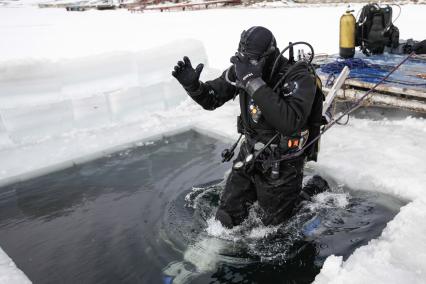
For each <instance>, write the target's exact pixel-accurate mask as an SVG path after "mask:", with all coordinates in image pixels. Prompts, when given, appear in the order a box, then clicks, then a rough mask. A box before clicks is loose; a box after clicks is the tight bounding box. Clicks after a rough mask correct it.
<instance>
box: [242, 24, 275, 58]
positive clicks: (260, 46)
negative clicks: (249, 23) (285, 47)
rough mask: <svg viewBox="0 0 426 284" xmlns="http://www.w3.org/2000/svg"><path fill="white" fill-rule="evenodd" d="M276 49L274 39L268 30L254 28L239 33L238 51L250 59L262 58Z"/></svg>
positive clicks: (258, 27) (259, 27)
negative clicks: (250, 57)
mask: <svg viewBox="0 0 426 284" xmlns="http://www.w3.org/2000/svg"><path fill="white" fill-rule="evenodd" d="M275 47H276V43H275V38H274V36H273V34H272V32H271V31H270V30H268V29H267V28H264V27H261V26H254V27H251V28H250V29H248V30H246V31H243V32H242V33H241V39H240V43H239V45H238V51H239V52H241V53H243V54H245V55H248V56H252V57H257V58H259V57H263V56H266V55H269V54H270V53H272V51H273V49H274V48H275Z"/></svg>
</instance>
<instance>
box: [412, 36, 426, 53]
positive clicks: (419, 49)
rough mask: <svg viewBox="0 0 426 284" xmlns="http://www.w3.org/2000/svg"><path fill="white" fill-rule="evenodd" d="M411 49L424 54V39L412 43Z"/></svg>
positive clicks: (425, 46)
mask: <svg viewBox="0 0 426 284" xmlns="http://www.w3.org/2000/svg"><path fill="white" fill-rule="evenodd" d="M413 51H414V52H415V53H416V54H426V39H425V40H423V41H421V42H418V43H416V44H415V45H414V47H413Z"/></svg>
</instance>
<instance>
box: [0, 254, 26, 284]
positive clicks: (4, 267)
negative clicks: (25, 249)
mask: <svg viewBox="0 0 426 284" xmlns="http://www.w3.org/2000/svg"><path fill="white" fill-rule="evenodd" d="M0 283H1V284H18V283H19V284H21V283H22V284H24V283H31V281H29V280H28V278H27V277H26V276H25V274H24V273H22V271H20V270H19V269H18V268H16V266H15V264H14V263H13V261H12V260H11V259H10V258H9V257H8V256H7V254H6V253H5V252H4V251H3V250H2V249H1V248H0Z"/></svg>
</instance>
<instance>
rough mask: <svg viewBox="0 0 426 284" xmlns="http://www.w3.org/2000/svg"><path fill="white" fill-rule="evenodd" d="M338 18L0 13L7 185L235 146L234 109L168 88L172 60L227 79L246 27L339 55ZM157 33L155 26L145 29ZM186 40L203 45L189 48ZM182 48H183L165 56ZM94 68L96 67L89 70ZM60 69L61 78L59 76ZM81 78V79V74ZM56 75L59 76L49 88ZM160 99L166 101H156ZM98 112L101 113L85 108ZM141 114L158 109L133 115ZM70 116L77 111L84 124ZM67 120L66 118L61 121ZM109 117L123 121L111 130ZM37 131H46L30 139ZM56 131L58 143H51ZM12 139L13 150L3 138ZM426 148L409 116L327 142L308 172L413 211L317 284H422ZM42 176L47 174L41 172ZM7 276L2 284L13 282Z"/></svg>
mask: <svg viewBox="0 0 426 284" xmlns="http://www.w3.org/2000/svg"><path fill="white" fill-rule="evenodd" d="M357 5H358V4H356V5H355V7H359V5H358V6H357ZM343 10H344V7H343V6H338V7H310V8H299V9H298V10H293V9H275V8H274V9H259V10H256V9H217V10H204V11H192V12H188V13H147V14H143V15H134V14H130V13H128V12H126V11H112V12H97V11H89V12H86V13H84V14H72V13H68V14H67V13H66V12H65V11H62V10H58V9H48V10H46V9H45V10H42V9H34V8H22V9H20V8H19V9H7V8H0V18H1V19H5V21H2V22H0V36H1V37H2V38H3V39H4V42H7V43H8V44H7V45H2V46H0V53H1V54H2V58H1V59H0V91H1V92H0V102H1V103H0V113H3V112H8V114H9V115H10V116H9V117H10V118H11V119H12V118H13V119H15V120H10V121H13V123H12V124H10V123H9V124H8V123H7V121H6V122H4V123H5V124H6V126H7V127H6V126H4V125H2V122H1V120H0V157H1V159H2V161H3V163H2V165H1V169H0V179H2V180H3V182H4V181H6V179H7V178H11V177H14V176H17V175H19V174H21V175H24V174H25V173H27V174H28V175H27V176H26V177H27V178H28V177H30V174H29V173H30V172H32V173H33V175H36V174H42V173H45V172H46V171H51V170H53V168H52V166H54V165H55V163H56V166H58V165H57V162H58V161H59V160H61V161H62V162H63V163H64V164H62V167H66V166H70V165H72V164H73V163H74V162H77V161H78V162H83V161H84V160H88V159H92V158H95V157H96V155H102V154H105V153H109V152H110V151H113V150H118V149H120V147H128V146H131V145H140V143H143V142H141V141H146V139H153V137H154V138H155V137H161V135H164V134H165V133H169V134H170V133H174V132H176V131H182V130H185V129H196V130H197V129H198V130H199V131H201V132H207V133H211V135H213V136H215V137H216V134H218V136H220V137H222V138H224V139H227V140H232V139H234V138H235V137H237V133H236V128H235V124H236V119H235V117H236V116H237V114H238V112H239V108H238V102H237V101H235V102H230V103H228V104H227V105H225V106H223V107H222V108H220V109H218V110H217V111H214V112H208V111H205V110H203V109H201V107H199V106H197V105H196V104H195V103H193V102H192V101H191V100H190V99H188V98H186V96H185V93H184V92H183V90H182V89H181V88H180V86H179V85H178V84H177V83H176V82H175V81H174V80H173V78H171V76H170V74H169V73H170V71H171V68H172V64H173V63H172V61H173V62H174V61H175V60H178V59H179V56H183V55H190V57H191V58H192V59H193V61H194V62H200V61H202V60H205V63H206V64H208V65H209V66H210V67H211V68H214V69H210V68H207V69H208V70H206V71H210V72H207V73H210V74H207V73H203V78H202V79H203V80H206V79H208V78H212V77H214V76H216V75H218V74H220V71H218V70H217V69H221V70H222V69H224V68H226V67H227V66H228V64H229V63H228V62H229V61H228V60H229V55H230V54H231V53H232V51H233V50H235V48H236V43H237V41H238V38H239V34H240V32H241V30H242V29H244V28H247V27H249V26H251V25H264V26H267V27H269V28H270V29H271V30H272V31H273V32H274V33H275V34H276V36H277V39H278V41H279V43H280V45H283V44H284V43H285V42H288V41H290V40H293V41H294V40H296V39H297V40H298V39H304V40H306V41H308V42H311V43H312V44H313V45H314V46H315V47H316V48H317V52H327V53H335V52H336V50H337V48H338V47H337V43H338V41H337V39H338V18H339V17H340V15H341V14H342V13H343ZM425 12H426V6H416V5H407V6H404V7H403V14H402V15H401V18H400V20H399V22H398V23H397V26H398V27H399V28H400V30H401V37H402V38H409V37H413V38H418V39H420V38H421V37H422V36H424V34H423V32H422V31H421V30H420V29H411V27H412V26H425V25H426V22H425V21H426V19H425V18H424V17H423V15H424V13H425ZM319 13H321V15H323V17H325V18H328V19H330V21H317V22H316V23H315V24H316V28H317V29H318V30H319V31H322V32H318V33H315V32H313V31H312V27H310V26H307V25H303V23H304V22H305V19H304V18H314V17H315V16H317V15H318V14H319ZM236 19H238V21H236ZM193 23H198V25H194V24H193ZM419 23H420V24H419ZM152 26H154V27H155V28H154V29H150V28H148V27H152ZM195 26H196V27H195ZM288 27H293V28H288ZM294 27H297V28H294ZM123 31H125V32H123ZM325 31H327V32H325ZM112 35H113V36H112ZM324 36H327V39H326V40H324ZM183 38H191V39H196V40H195V41H193V40H188V41H184V42H182V39H183ZM175 40H181V42H180V43H177V42H175V43H172V46H169V44H170V43H171V42H173V41H175ZM199 42H202V45H201V46H200V44H199ZM281 43H282V44H281ZM159 46H163V47H162V48H160V49H157V50H156V52H154V53H153V52H152V51H151V52H149V51H147V50H152V48H158V47H159ZM204 52H205V53H204ZM155 53H157V54H158V55H156V54H155ZM175 57H176V59H174V58H175ZM203 57H207V58H208V61H207V60H206V59H205V58H203ZM87 59H91V60H92V61H90V60H88V61H89V63H87V62H86V61H87ZM85 62H86V64H85ZM123 62H124V63H126V64H124V63H123ZM135 62H136V63H135ZM133 64H135V65H133ZM52 66H53V67H52ZM58 66H60V68H61V70H65V71H66V72H65V71H64V72H65V73H60V72H57V69H55V68H57V67H58ZM168 66H170V70H169V67H168ZM20 67H21V68H23V69H19V68H20ZM30 67H31V68H33V69H31V68H30ZM11 70H12V71H13V72H12V71H11ZM79 70H83V71H84V72H83V71H81V74H80V75H79V72H78V71H79ZM135 70H136V71H135ZM43 72H44V73H43ZM55 73H57V74H62V75H63V77H61V76H62V75H61V76H59V75H58V76H57V77H53V79H52V77H51V76H52V74H55ZM163 73H164V76H163V75H158V74H163ZM43 74H44V75H43ZM67 74H68V75H67ZM70 74H72V76H71V75H70ZM150 74H151V75H150ZM24 75H25V76H27V77H25V76H24ZM22 76H24V77H22ZM43 76H44V77H43ZM113 78H119V79H116V80H113ZM64 80H67V81H66V84H65V83H64ZM148 81H155V83H156V84H154V86H152V82H151V83H147V82H148ZM163 85H166V87H163ZM129 86H130V87H134V88H141V90H144V91H143V92H142V94H144V97H143V98H140V97H139V96H138V95H135V93H133V91H129V90H130V88H128V87H129ZM126 87H127V88H126ZM5 90H7V92H6V91H5ZM114 92H116V93H114ZM145 92H146V93H145ZM6 93H7V94H6ZM158 93H161V94H163V95H164V96H165V97H159V96H155V94H158ZM136 94H137V92H136ZM12 95H13V96H12ZM111 98H112V99H113V101H114V104H112V105H113V106H115V108H114V107H113V110H112V112H108V111H107V108H106V107H105V108H103V107H100V106H101V105H105V106H107V105H109V104H107V103H106V102H109V101H108V100H111ZM78 100H81V102H84V103H81V104H80V105H79V107H77V108H75V106H76V105H75V104H74V105H73V104H72V103H73V102H76V101H78ZM70 102H71V105H72V107H73V108H71V107H70ZM135 102H136V103H135ZM166 102H169V103H168V104H167V103H166ZM171 102H173V103H171ZM92 105H94V106H97V108H96V109H95V108H85V106H92ZM141 105H147V106H151V108H146V109H138V108H139V107H140V106H141ZM40 106H53V108H54V109H55V107H57V108H56V109H57V110H58V111H57V116H56V114H54V113H53V112H51V113H46V116H45V117H43V116H42V114H44V113H45V112H46V111H45V109H43V108H37V107H40ZM59 106H60V107H59ZM34 107H36V108H34ZM61 107H63V108H61ZM28 109H31V110H34V109H36V110H37V111H35V112H33V114H34V117H31V116H29V117H28V116H27V117H25V116H23V120H19V119H18V120H16V119H17V118H19V117H21V116H20V115H22V114H27V113H28V111H27V110H28ZM69 109H72V110H73V111H72V112H69V111H68V110H69ZM63 110H66V111H63ZM75 110H79V112H78V115H77V114H76V112H75ZM92 110H96V111H95V113H96V115H95V116H94V117H96V119H92V118H93V116H92V115H94V114H92V112H91V111H92ZM138 111H139V112H138ZM67 113H70V114H69V116H63V115H66V114H67ZM110 113H112V114H113V118H114V119H116V120H114V119H113V120H109V119H110ZM79 115H80V116H79ZM58 117H65V118H63V120H61V119H58ZM77 118H80V120H78V119H77ZM101 118H102V119H101ZM104 118H105V119H106V120H103V119H104ZM3 119H4V117H3ZM37 119H39V121H38V120H37ZM10 121H9V122H10ZM75 121H80V122H81V124H79V125H77V124H75ZM105 121H108V122H107V123H104V122H105ZM31 122H34V123H35V124H37V123H40V126H42V127H39V128H35V129H34V127H35V126H34V125H33V124H31ZM86 122H90V123H86ZM76 126H79V127H76ZM10 127H12V128H10ZM43 127H45V128H43ZM54 127H56V128H54ZM5 128H7V129H6V130H5ZM53 128H54V129H55V131H54V133H55V134H54V135H52V136H48V135H45V134H46V133H49V132H50V131H51V130H52V129H53ZM10 129H13V130H12V131H11V130H10ZM33 132H35V134H34V133H33ZM10 133H13V137H14V138H13V139H14V141H12V142H11V141H10V139H9V140H8V137H9V135H10ZM2 134H3V135H4V136H2ZM29 134H31V135H29ZM28 136H30V137H28ZM2 139H3V140H2ZM13 139H12V140H13ZM138 141H139V143H138ZM365 141H368V145H366V144H365ZM401 141H403V143H401ZM135 143H137V144H135ZM424 145H426V122H425V120H424V119H421V118H410V117H409V118H405V119H399V120H379V121H374V120H370V119H351V121H350V123H349V125H348V126H336V127H335V128H334V129H332V130H330V132H328V133H327V134H326V135H325V136H324V137H323V139H322V142H321V152H320V156H319V162H318V163H317V164H312V166H313V167H314V168H315V170H316V171H318V172H320V173H322V174H324V175H325V176H329V177H331V178H333V179H334V180H336V181H338V182H340V183H345V184H347V185H348V186H350V187H352V188H359V189H362V190H373V191H380V192H384V193H390V194H393V195H396V196H398V197H400V198H404V199H407V200H410V201H412V202H410V203H409V204H408V205H406V206H404V207H403V208H402V209H401V212H400V213H399V214H398V215H397V216H396V218H395V219H394V220H392V221H391V222H389V223H388V225H387V227H386V229H385V230H384V231H383V233H382V236H381V237H380V238H378V239H376V240H372V241H371V242H370V243H369V244H368V245H366V246H363V247H361V248H359V249H357V250H356V251H355V252H354V254H353V255H351V256H350V257H349V258H348V259H347V260H346V261H345V262H343V261H342V259H341V258H339V257H335V256H330V257H329V258H328V259H327V260H326V263H325V264H324V267H323V269H322V270H321V273H320V274H319V275H318V276H317V278H316V283H363V282H373V281H374V282H375V283H423V281H424V279H426V247H425V246H426V245H425V244H426V225H425V224H423V223H422V222H421V221H420V220H422V219H424V218H426V206H425V205H426V198H425V196H424V192H423V191H424V184H426V164H425V163H424V161H425V159H426V150H425V148H424ZM73 160H74V162H71V163H70V162H69V161H73ZM49 167H51V168H49ZM42 168H44V169H45V171H44V172H40V171H39V172H38V173H37V172H36V170H37V169H39V170H40V169H42ZM21 177H24V176H21ZM10 181H11V180H10V179H9V182H10ZM0 246H1V244H0ZM3 259H4V258H3ZM3 263H5V262H4V261H0V264H3ZM7 263H9V262H7ZM1 267H2V266H1V265H0V268H1ZM0 271H2V270H0ZM24 272H25V271H24ZM4 273H7V272H2V276H5V277H7V274H4ZM11 277H12V274H11ZM5 279H6V280H7V278H5ZM10 279H12V278H10ZM6 280H4V281H3V280H2V278H1V277H0V283H10V282H8V281H6ZM2 281H3V282H2ZM15 283H19V282H15Z"/></svg>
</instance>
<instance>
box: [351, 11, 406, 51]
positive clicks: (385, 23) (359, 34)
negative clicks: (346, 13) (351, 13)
mask: <svg viewBox="0 0 426 284" xmlns="http://www.w3.org/2000/svg"><path fill="white" fill-rule="evenodd" d="M356 45H357V46H360V47H361V50H362V52H363V53H364V54H365V55H367V56H369V55H371V54H382V53H383V51H384V49H385V46H388V47H391V48H397V47H398V45H399V30H398V28H397V27H396V26H394V25H393V21H392V7H391V6H389V5H386V6H384V7H380V6H379V5H378V4H377V3H373V4H367V5H365V6H364V7H363V8H362V10H361V14H360V16H359V18H358V22H357V23H356Z"/></svg>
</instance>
